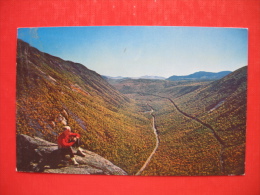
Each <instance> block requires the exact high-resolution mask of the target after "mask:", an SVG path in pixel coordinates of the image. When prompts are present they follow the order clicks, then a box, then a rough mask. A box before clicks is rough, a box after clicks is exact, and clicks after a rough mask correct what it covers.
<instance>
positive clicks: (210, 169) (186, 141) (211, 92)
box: [111, 66, 247, 175]
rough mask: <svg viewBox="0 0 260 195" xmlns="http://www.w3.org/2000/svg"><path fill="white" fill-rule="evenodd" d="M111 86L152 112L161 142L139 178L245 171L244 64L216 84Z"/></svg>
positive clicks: (126, 82)
mask: <svg viewBox="0 0 260 195" xmlns="http://www.w3.org/2000/svg"><path fill="white" fill-rule="evenodd" d="M111 83H112V84H113V85H114V86H115V87H116V88H117V89H118V90H119V91H120V92H122V93H124V94H125V95H127V96H128V97H131V98H134V99H136V100H137V101H138V102H139V104H140V105H142V106H143V108H144V109H145V107H146V104H149V105H150V106H151V107H153V109H154V113H153V114H154V116H155V121H156V128H157V130H158V135H159V139H160V144H159V147H158V151H157V152H156V153H155V156H154V157H153V159H152V160H151V163H150V164H149V166H148V167H147V169H146V170H144V172H143V174H144V175H233V174H234V175H241V174H244V173H245V172H244V171H245V169H244V168H245V144H246V143H245V141H246V139H245V136H246V103H247V67H246V66H245V67H242V68H240V69H238V70H236V71H234V72H232V73H230V74H229V75H227V76H225V77H223V78H222V79H219V80H216V81H205V82H201V81H154V80H147V81H142V80H135V81H133V80H121V81H114V82H111Z"/></svg>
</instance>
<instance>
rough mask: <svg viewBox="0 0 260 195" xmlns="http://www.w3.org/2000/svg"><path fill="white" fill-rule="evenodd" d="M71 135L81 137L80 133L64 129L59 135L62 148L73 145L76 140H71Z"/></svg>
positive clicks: (59, 143)
mask: <svg viewBox="0 0 260 195" xmlns="http://www.w3.org/2000/svg"><path fill="white" fill-rule="evenodd" d="M70 137H77V138H79V137H80V135H79V134H77V133H71V131H70V130H66V131H63V132H62V133H61V134H60V135H59V137H58V145H59V147H61V148H67V147H70V146H72V145H73V144H74V143H75V142H70V141H69V140H70Z"/></svg>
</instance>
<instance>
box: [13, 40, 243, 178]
mask: <svg viewBox="0 0 260 195" xmlns="http://www.w3.org/2000/svg"><path fill="white" fill-rule="evenodd" d="M85 65H86V66H87V64H85ZM86 66H84V65H82V64H79V63H75V62H71V61H65V60H63V59H61V58H58V57H55V56H52V55H50V54H47V53H44V52H41V51H39V50H38V49H36V48H34V47H31V46H30V45H29V44H28V43H26V42H24V41H22V40H18V41H17V83H16V87H17V90H16V104H17V106H16V133H17V135H25V136H30V137H38V138H39V139H43V140H46V141H48V142H52V143H56V142H57V136H58V135H59V134H60V133H61V129H62V127H63V126H64V125H69V126H71V128H72V131H73V132H76V133H79V134H80V135H81V139H82V141H83V145H82V147H84V148H85V149H87V150H88V151H91V152H94V153H96V154H98V155H100V156H102V157H103V158H105V159H107V160H108V161H110V162H111V163H112V164H113V165H115V166H116V167H117V166H118V167H120V168H121V169H122V170H123V171H124V172H125V173H126V174H128V175H134V174H136V173H137V172H139V170H140V168H141V167H142V166H143V165H144V163H145V162H146V160H147V159H148V157H149V156H150V154H151V153H152V152H153V151H154V147H155V145H156V139H155V137H154V133H155V132H156V133H157V134H158V140H159V142H160V143H159V145H158V150H157V151H155V152H154V157H153V158H151V161H150V163H149V164H148V165H147V168H146V169H145V170H144V171H143V172H142V173H140V174H141V175H164V176H165V175H230V174H233V175H242V174H244V164H245V132H246V103H247V99H246V92H247V67H246V66H245V67H242V68H240V69H238V70H236V71H234V72H231V73H230V72H226V71H225V72H222V73H205V72H198V73H194V74H192V75H188V76H183V77H182V78H179V79H177V80H176V77H174V79H175V80H169V79H167V80H158V79H154V78H155V77H153V79H130V78H125V79H111V78H110V79H108V78H107V77H106V78H105V77H104V76H101V75H99V74H98V73H96V72H95V71H92V70H90V69H88V68H87V67H86ZM220 77H221V78H220ZM146 78H147V77H146ZM150 78H151V77H150ZM217 78H220V79H217ZM152 123H153V126H154V127H155V128H156V131H154V129H152ZM17 147H19V146H17ZM18 171H19V170H18Z"/></svg>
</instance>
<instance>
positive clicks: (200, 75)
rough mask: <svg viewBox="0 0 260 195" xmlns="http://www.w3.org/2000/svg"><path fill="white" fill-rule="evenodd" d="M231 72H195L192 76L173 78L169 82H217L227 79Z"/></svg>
mask: <svg viewBox="0 0 260 195" xmlns="http://www.w3.org/2000/svg"><path fill="white" fill-rule="evenodd" d="M230 73H231V71H221V72H217V73H214V72H206V71H199V72H195V73H193V74H190V75H185V76H175V75H174V76H171V77H169V78H168V79H167V80H170V81H177V80H217V79H221V78H223V77H225V76H226V75H228V74H230Z"/></svg>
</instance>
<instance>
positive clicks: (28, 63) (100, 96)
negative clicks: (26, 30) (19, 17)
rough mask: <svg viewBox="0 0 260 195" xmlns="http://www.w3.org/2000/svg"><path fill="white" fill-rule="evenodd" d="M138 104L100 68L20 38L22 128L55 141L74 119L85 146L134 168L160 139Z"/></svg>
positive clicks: (131, 170) (20, 131)
mask: <svg viewBox="0 0 260 195" xmlns="http://www.w3.org/2000/svg"><path fill="white" fill-rule="evenodd" d="M137 110H139V108H138V107H137V106H136V103H135V102H134V101H131V100H130V99H129V98H127V97H126V96H124V95H122V94H120V93H119V92H118V91H116V90H115V89H114V88H113V87H112V86H111V85H110V84H108V83H107V82H106V81H105V80H104V79H103V78H102V77H101V76H100V75H99V74H97V73H96V72H94V71H92V70H89V69H87V68H86V67H85V66H83V65H81V64H78V63H74V62H70V61H64V60H62V59H60V58H57V57H55V56H51V55H49V54H47V53H43V52H41V51H39V50H37V49H36V48H33V47H31V46H30V45H29V44H27V43H25V42H23V41H22V40H18V43H17V134H26V135H30V136H34V135H35V136H38V137H41V138H44V139H46V140H48V141H51V142H56V140H57V136H58V134H59V133H60V131H61V127H62V126H63V125H69V126H71V128H72V131H75V132H78V133H80V134H81V138H82V141H83V143H84V147H85V148H87V149H88V150H91V151H93V152H96V153H98V154H99V155H102V156H103V157H105V158H107V159H108V160H110V161H112V162H113V163H114V164H116V165H118V166H120V167H121V168H123V169H124V170H125V171H127V172H128V173H129V174H131V173H135V172H136V170H138V169H139V168H140V167H141V166H142V163H143V161H145V159H146V158H147V156H149V153H150V151H151V150H152V145H153V144H154V142H155V141H154V140H153V137H152V136H153V135H152V133H151V130H150V120H148V118H147V116H144V115H143V114H142V113H138V112H137ZM130 143H131V144H130Z"/></svg>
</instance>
